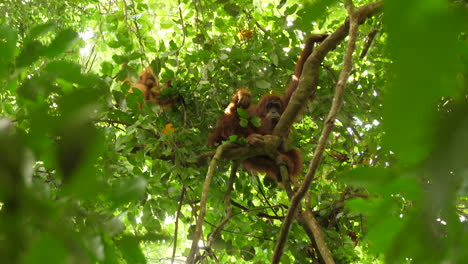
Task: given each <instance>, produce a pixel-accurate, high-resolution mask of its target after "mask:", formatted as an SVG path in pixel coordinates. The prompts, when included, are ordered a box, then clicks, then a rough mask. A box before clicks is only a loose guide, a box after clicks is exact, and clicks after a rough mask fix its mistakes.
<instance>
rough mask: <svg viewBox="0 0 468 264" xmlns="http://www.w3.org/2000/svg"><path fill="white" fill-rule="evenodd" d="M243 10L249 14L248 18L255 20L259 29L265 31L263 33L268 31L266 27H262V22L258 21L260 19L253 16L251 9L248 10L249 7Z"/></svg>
mask: <svg viewBox="0 0 468 264" xmlns="http://www.w3.org/2000/svg"><path fill="white" fill-rule="evenodd" d="M243 11H244V13H245V14H246V15H247V18H248V19H252V20H254V21H255V25H256V26H257V27H258V29H260V30H261V31H263V33H265V34H266V33H268V31H267V30H266V29H265V28H264V27H262V25H260V23H258V21H257V20H256V19H255V18H254V17H253V15H252V14H251V13H250V12H249V11H247V9H244V10H243Z"/></svg>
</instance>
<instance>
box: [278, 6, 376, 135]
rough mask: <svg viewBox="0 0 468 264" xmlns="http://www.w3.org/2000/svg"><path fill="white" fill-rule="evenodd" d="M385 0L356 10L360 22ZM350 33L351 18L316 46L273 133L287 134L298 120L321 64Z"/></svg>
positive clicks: (314, 88) (314, 87)
mask: <svg viewBox="0 0 468 264" xmlns="http://www.w3.org/2000/svg"><path fill="white" fill-rule="evenodd" d="M382 7H383V1H376V2H373V3H370V4H367V5H364V6H362V7H360V8H358V9H357V10H356V20H357V22H358V24H359V25H360V24H362V23H364V22H365V21H366V19H368V18H370V17H372V16H374V15H375V14H377V13H378V12H380V11H381V10H382ZM348 33H349V20H348V19H347V20H346V21H345V22H344V24H343V25H341V26H340V27H339V28H338V29H337V30H336V31H335V32H334V33H333V34H331V35H330V36H328V37H327V38H326V39H325V40H324V41H323V42H322V43H321V44H320V45H319V46H318V47H316V48H314V52H313V53H312V54H311V55H310V56H309V58H308V59H307V60H306V62H305V64H304V68H303V70H302V75H301V77H300V78H299V86H298V87H297V90H296V91H295V92H294V93H293V95H292V97H291V101H290V102H289V104H288V106H287V107H286V109H285V111H284V113H283V114H282V115H281V118H280V120H279V122H278V124H277V125H276V127H275V129H274V131H273V135H276V136H283V135H287V132H288V131H289V130H290V128H291V126H292V124H293V123H294V121H295V120H296V118H297V116H298V115H299V113H300V110H301V108H302V106H303V105H305V104H306V102H307V100H308V99H309V97H310V95H311V94H314V93H315V91H316V89H317V84H318V77H319V66H320V64H321V63H322V61H323V59H324V58H325V56H326V55H327V54H328V52H330V51H331V50H333V49H335V48H336V47H337V46H338V44H340V43H341V42H342V41H343V40H344V39H345V38H346V36H347V35H348Z"/></svg>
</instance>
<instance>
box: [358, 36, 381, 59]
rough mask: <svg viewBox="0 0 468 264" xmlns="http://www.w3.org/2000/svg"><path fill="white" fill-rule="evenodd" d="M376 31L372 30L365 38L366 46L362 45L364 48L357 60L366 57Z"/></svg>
mask: <svg viewBox="0 0 468 264" xmlns="http://www.w3.org/2000/svg"><path fill="white" fill-rule="evenodd" d="M377 32H378V30H377V29H374V30H372V31H371V32H370V33H369V34H368V35H367V38H366V45H364V48H363V49H362V52H361V56H359V59H364V57H365V56H366V55H367V52H368V51H369V48H370V46H371V44H372V42H373V41H374V38H375V35H377Z"/></svg>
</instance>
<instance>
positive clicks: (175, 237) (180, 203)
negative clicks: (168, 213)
mask: <svg viewBox="0 0 468 264" xmlns="http://www.w3.org/2000/svg"><path fill="white" fill-rule="evenodd" d="M185 192H186V189H185V186H182V193H181V194H180V200H179V208H177V215H176V219H175V230H174V247H173V248H172V258H171V263H174V259H175V255H176V250H177V233H178V231H179V216H180V211H181V210H182V203H183V201H184V196H185Z"/></svg>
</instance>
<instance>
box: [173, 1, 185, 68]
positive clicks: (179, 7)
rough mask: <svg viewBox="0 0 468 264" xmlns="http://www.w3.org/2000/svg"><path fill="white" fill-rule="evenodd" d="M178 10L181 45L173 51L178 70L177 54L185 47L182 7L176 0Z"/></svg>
mask: <svg viewBox="0 0 468 264" xmlns="http://www.w3.org/2000/svg"><path fill="white" fill-rule="evenodd" d="M178 3H179V5H178V9H179V17H180V25H181V26H182V44H180V46H179V47H178V48H177V50H175V51H174V53H175V54H176V60H177V68H179V57H178V54H179V51H180V50H181V49H182V47H183V46H184V45H185V38H186V36H185V23H184V17H183V16H182V7H181V5H182V4H181V2H180V0H178Z"/></svg>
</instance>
